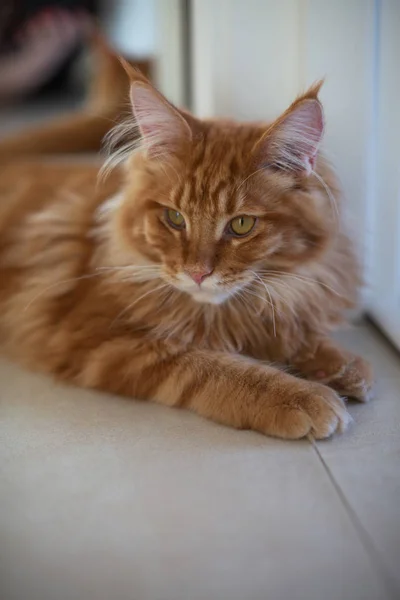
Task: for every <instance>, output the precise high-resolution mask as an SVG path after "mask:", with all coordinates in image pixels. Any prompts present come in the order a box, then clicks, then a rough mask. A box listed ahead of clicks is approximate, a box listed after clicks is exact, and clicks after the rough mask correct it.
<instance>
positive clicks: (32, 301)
mask: <svg viewBox="0 0 400 600" xmlns="http://www.w3.org/2000/svg"><path fill="white" fill-rule="evenodd" d="M98 275H101V273H89V274H87V275H81V276H80V277H71V278H70V279H62V280H61V281H55V282H54V283H52V284H51V285H49V286H48V287H46V288H45V289H44V290H41V291H40V292H39V293H38V294H37V295H36V296H34V297H33V298H32V299H31V300H30V301H29V302H28V304H27V305H26V306H25V308H24V309H23V312H25V311H26V310H28V308H29V307H30V306H32V304H33V303H34V302H36V300H38V298H40V297H41V296H43V294H45V293H46V292H48V291H49V290H51V289H53V288H55V287H57V286H59V285H63V284H66V283H74V281H81V280H83V279H91V278H92V277H97V276H98Z"/></svg>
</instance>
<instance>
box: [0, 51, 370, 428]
mask: <svg viewBox="0 0 400 600" xmlns="http://www.w3.org/2000/svg"><path fill="white" fill-rule="evenodd" d="M124 66H125V69H126V71H127V73H128V76H129V78H130V86H131V87H130V90H131V91H130V97H131V103H132V109H133V114H134V118H135V124H132V125H129V124H128V125H126V126H125V128H124V129H123V134H124V135H125V136H127V140H128V141H127V143H125V145H124V146H123V147H122V149H121V148H120V150H119V154H117V158H118V156H119V158H122V159H124V160H123V163H122V164H121V165H119V166H116V167H115V168H114V169H113V170H112V171H111V172H110V173H109V174H108V175H107V177H103V178H101V179H98V169H97V167H96V166H94V165H89V166H88V165H84V164H78V165H70V164H49V163H47V162H46V161H43V160H42V161H41V162H35V161H33V160H30V161H26V160H25V162H24V161H22V160H20V161H16V160H13V161H12V162H9V163H7V164H6V163H5V161H4V159H3V165H2V176H1V181H0V315H1V316H0V337H1V342H2V346H3V348H4V351H5V352H6V353H7V355H9V356H11V357H13V358H15V359H16V360H18V361H20V362H22V363H24V364H26V365H27V366H29V367H30V368H33V369H36V370H40V371H44V372H48V373H51V374H53V375H55V376H56V377H58V378H61V379H64V380H67V381H70V382H72V383H74V384H76V385H79V386H84V387H88V388H95V389H99V390H106V391H109V392H113V393H116V394H122V395H125V396H131V397H134V398H139V399H143V400H153V401H156V402H160V403H163V404H166V405H169V406H171V407H186V408H188V409H191V410H193V411H195V412H197V413H198V414H199V415H202V416H204V417H207V418H210V419H213V420H214V421H217V422H219V423H223V424H225V425H228V426H232V427H236V428H248V429H253V430H256V431H259V432H261V433H264V434H268V435H273V436H279V437H282V438H290V439H295V438H301V437H303V436H307V435H312V436H314V437H315V438H325V437H328V436H330V435H331V434H333V433H334V432H336V431H342V430H344V429H345V428H346V426H347V425H348V423H349V422H350V416H349V414H348V412H347V410H346V407H345V404H344V402H343V400H342V399H341V397H340V396H341V395H342V396H350V397H354V398H357V399H358V400H361V401H365V400H367V399H368V397H369V395H370V391H371V381H372V376H371V370H370V367H369V366H368V364H367V363H366V362H365V361H364V360H363V359H361V358H359V357H357V356H354V355H352V354H351V353H350V352H347V351H346V350H344V349H342V348H340V347H339V346H337V345H336V344H335V343H334V342H333V341H331V340H330V339H329V333H330V331H331V330H332V329H333V328H334V327H336V326H337V324H338V323H340V322H341V321H342V320H343V316H342V315H343V311H344V309H346V308H347V307H350V306H352V305H353V303H354V301H355V299H356V291H357V287H358V285H359V282H360V278H359V269H358V265H357V262H356V260H355V257H354V254H353V250H352V246H351V243H350V241H349V239H348V238H347V237H346V234H345V232H344V229H343V225H342V219H341V214H340V212H341V211H340V193H339V190H338V187H337V182H336V180H335V177H334V175H333V173H332V170H331V169H330V167H329V166H328V164H327V163H326V162H325V161H324V159H323V157H322V156H320V154H319V146H320V142H321V139H322V135H323V128H324V120H323V111H322V107H321V104H320V101H319V100H318V91H319V86H318V85H317V86H314V87H312V88H311V89H310V90H309V91H308V92H307V93H305V94H304V95H302V96H300V97H299V98H297V99H296V100H295V102H293V104H292V105H291V106H290V107H289V108H288V109H287V110H286V111H285V112H284V113H283V115H282V116H281V117H279V118H278V119H277V120H276V121H275V122H273V123H272V124H264V123H261V124H259V123H258V124H240V123H234V122H230V121H229V122H228V121H222V120H215V121H211V120H210V121H200V120H198V119H196V118H195V117H193V116H192V115H190V114H188V113H185V112H182V111H180V110H178V109H177V108H176V107H174V106H173V105H171V104H170V103H169V102H168V101H167V100H166V99H165V98H164V97H163V96H162V95H161V94H160V93H159V92H158V91H157V90H156V89H154V87H153V86H152V85H151V84H150V83H149V82H148V81H147V80H146V79H145V78H144V77H143V76H142V75H140V74H139V73H138V72H136V71H134V70H133V69H132V68H130V67H129V65H128V64H127V63H125V65H124ZM135 127H137V128H138V130H139V133H140V141H139V142H135V143H130V141H129V140H130V139H133V140H134V139H136V138H137V133H136V130H135ZM116 162H117V161H116ZM109 166H110V165H109ZM111 166H113V165H111ZM114 166H115V165H114ZM106 170H108V169H107V168H106ZM280 366H281V367H282V368H281V367H280ZM289 370H290V373H292V374H290V373H289Z"/></svg>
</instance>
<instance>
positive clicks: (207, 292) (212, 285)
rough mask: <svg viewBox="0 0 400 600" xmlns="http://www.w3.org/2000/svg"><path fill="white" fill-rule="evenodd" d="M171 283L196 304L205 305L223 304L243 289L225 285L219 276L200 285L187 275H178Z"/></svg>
mask: <svg viewBox="0 0 400 600" xmlns="http://www.w3.org/2000/svg"><path fill="white" fill-rule="evenodd" d="M171 283H172V285H173V286H174V287H175V288H177V289H178V290H180V291H181V292H185V293H186V294H188V295H189V296H191V297H192V298H193V300H195V301H196V302H200V303H204V304H222V303H223V302H225V301H226V300H228V298H230V297H232V296H233V294H234V293H235V291H237V290H238V289H239V288H240V287H241V286H240V285H239V286H238V285H237V284H226V283H223V282H221V281H220V279H219V278H218V277H217V276H212V277H209V278H207V279H206V280H205V281H204V282H202V283H201V284H200V285H198V284H196V283H194V282H193V281H192V280H191V279H190V278H189V277H188V276H187V275H185V274H179V275H177V276H176V277H175V278H174V279H173V281H172V282H171Z"/></svg>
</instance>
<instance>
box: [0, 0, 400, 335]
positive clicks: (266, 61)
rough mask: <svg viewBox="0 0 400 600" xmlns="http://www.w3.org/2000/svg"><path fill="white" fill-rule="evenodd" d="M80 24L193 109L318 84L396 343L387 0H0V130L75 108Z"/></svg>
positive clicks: (261, 103)
mask: <svg viewBox="0 0 400 600" xmlns="http://www.w3.org/2000/svg"><path fill="white" fill-rule="evenodd" d="M93 18H95V19H96V20H97V21H98V22H99V23H100V25H101V28H102V30H103V31H104V32H105V34H106V36H107V37H108V39H109V40H110V42H111V44H112V45H113V46H114V47H115V48H116V49H117V51H118V52H120V53H121V54H123V55H124V56H125V57H128V58H129V59H130V60H131V61H133V62H134V63H135V64H137V65H138V66H139V68H141V69H142V70H143V71H144V72H145V73H147V74H148V75H149V76H150V78H151V79H152V80H153V81H154V82H155V83H156V85H157V86H158V87H159V88H160V89H161V90H162V91H163V92H164V94H165V95H166V96H167V97H168V98H169V99H170V100H172V101H173V102H175V103H176V104H178V105H180V106H186V107H188V108H189V109H190V110H192V111H193V112H194V113H195V114H197V115H198V116H200V117H209V116H230V117H234V118H238V119H243V120H251V119H264V120H268V119H272V118H274V117H276V116H277V115H278V114H279V113H280V112H282V111H283V110H284V109H285V108H286V107H287V106H288V105H289V104H290V103H291V102H292V100H293V99H294V98H295V96H296V95H297V94H298V93H299V92H300V91H302V90H304V89H305V88H306V87H307V86H308V85H310V84H311V83H313V81H315V80H316V79H319V78H321V77H325V78H326V81H325V84H324V86H323V89H322V93H321V99H322V101H323V104H324V107H325V112H326V120H327V129H326V135H325V143H324V149H325V152H326V154H327V156H328V157H329V158H330V159H331V160H332V162H333V164H334V165H335V167H336V169H337V172H338V175H339V177H340V180H341V182H342V185H343V190H344V194H345V198H346V200H345V205H346V209H347V213H348V222H349V226H350V228H351V231H352V232H353V235H354V238H355V240H356V243H357V245H358V247H359V250H360V254H361V257H362V260H363V263H364V265H365V274H366V287H365V292H364V297H363V307H364V310H366V311H367V312H368V314H369V315H370V316H371V317H372V318H373V319H374V320H375V321H376V322H377V323H378V324H379V325H380V327H381V328H382V329H383V331H384V332H385V333H386V335H387V336H388V337H390V338H391V340H392V341H393V342H394V343H395V344H396V345H397V346H398V347H400V241H399V240H400V193H399V192H400V189H399V170H398V167H399V151H398V145H397V140H398V138H399V135H400V111H399V110H398V107H397V103H398V97H399V95H400V72H399V66H398V61H399V57H400V2H399V0H335V1H334V2H333V1H332V0H246V1H243V0H114V1H112V0H109V1H106V0H97V1H96V0H83V1H80V0H60V1H56V0H54V1H53V0H32V1H28V0H14V1H13V0H11V1H10V0H2V3H1V7H0V49H1V52H0V103H1V114H0V133H2V135H5V134H6V133H7V131H9V130H10V129H11V130H12V129H16V128H20V127H24V126H25V124H26V123H27V122H30V121H35V122H37V121H39V120H40V119H44V120H45V119H48V118H49V116H51V115H53V114H57V113H59V112H63V111H67V110H70V109H71V108H74V107H76V106H77V105H79V103H80V102H81V101H82V99H83V97H84V93H85V87H86V86H87V83H88V80H89V79H90V77H91V68H92V66H91V58H90V54H88V52H87V44H85V41H86V39H87V32H88V29H90V22H91V20H92V19H93Z"/></svg>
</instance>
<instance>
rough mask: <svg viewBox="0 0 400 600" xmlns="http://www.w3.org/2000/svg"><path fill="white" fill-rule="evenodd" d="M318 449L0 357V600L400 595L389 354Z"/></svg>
mask: <svg viewBox="0 0 400 600" xmlns="http://www.w3.org/2000/svg"><path fill="white" fill-rule="evenodd" d="M340 337H341V338H342V340H343V341H344V343H346V344H347V345H348V346H349V347H352V348H354V349H356V350H358V351H361V352H362V353H363V354H364V355H366V356H368V357H369V358H370V359H371V360H372V362H373V363H374V364H375V365H376V370H377V375H378V384H377V398H376V400H374V401H373V402H372V403H370V404H369V405H365V406H363V405H356V404H352V405H351V407H350V410H351V413H352V415H353V416H354V419H355V423H354V425H353V426H352V428H351V430H350V431H348V432H347V433H346V434H344V435H342V436H338V437H336V438H334V439H332V440H329V441H325V442H320V443H318V444H317V445H316V446H313V445H311V444H310V443H309V442H308V441H302V442H297V443H289V442H288V443H286V442H283V441H279V440H273V439H268V438H264V437H262V436H260V435H257V434H254V433H251V432H237V431H232V430H229V429H227V428H224V427H220V426H218V425H215V424H213V423H209V422H206V421H204V420H202V419H200V418H198V417H196V416H195V415H191V414H189V413H186V412H184V411H178V410H172V409H167V408H163V407H160V406H155V405H151V404H145V403H140V402H134V401H126V400H122V399H119V398H114V397H110V396H105V395H100V394H95V393H90V392H86V391H81V390H76V389H71V388H67V387H61V386H59V385H57V384H55V383H53V382H52V381H50V380H48V379H46V378H44V377H40V376H37V375H33V374H29V373H25V372H23V371H22V370H21V369H19V368H18V367H16V366H14V365H11V364H9V363H7V362H4V361H3V362H2V363H0V381H1V388H0V458H1V464H0V473H1V474H0V577H1V578H0V591H1V593H0V597H1V599H2V600H22V599H23V600H25V599H26V598H28V597H29V600H36V599H38V600H39V599H40V600H70V599H71V600H72V599H74V600H75V599H79V600H119V599H121V600H125V599H126V600H206V599H207V600H208V599H209V600H292V599H293V600H322V599H323V600H358V599H359V600H384V599H385V600H386V599H387V600H389V599H391V600H394V599H396V598H397V599H398V598H400V575H399V564H400V358H399V357H398V356H397V355H396V354H395V353H394V352H393V351H392V350H391V349H390V347H389V346H387V345H386V344H385V343H384V342H383V341H382V339H381V338H380V336H379V335H378V334H376V333H375V331H374V330H372V329H371V328H369V327H368V326H365V325H364V326H360V327H356V328H355V329H353V330H351V331H348V332H346V333H345V334H342V335H341V336H340Z"/></svg>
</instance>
